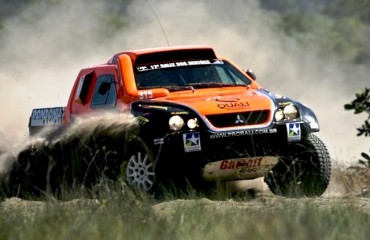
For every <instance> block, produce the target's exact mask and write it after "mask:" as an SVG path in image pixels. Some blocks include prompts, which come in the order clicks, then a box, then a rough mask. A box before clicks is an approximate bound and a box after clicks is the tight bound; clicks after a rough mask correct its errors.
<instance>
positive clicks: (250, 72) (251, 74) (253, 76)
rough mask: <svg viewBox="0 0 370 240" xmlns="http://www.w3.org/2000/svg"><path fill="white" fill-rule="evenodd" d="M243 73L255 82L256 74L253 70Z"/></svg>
mask: <svg viewBox="0 0 370 240" xmlns="http://www.w3.org/2000/svg"><path fill="white" fill-rule="evenodd" d="M245 73H246V74H247V75H248V76H249V77H251V78H252V79H253V80H256V79H257V77H256V74H255V73H254V72H253V70H252V69H247V71H245Z"/></svg>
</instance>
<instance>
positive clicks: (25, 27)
mask: <svg viewBox="0 0 370 240" xmlns="http://www.w3.org/2000/svg"><path fill="white" fill-rule="evenodd" d="M52 2H53V3H50V2H49V3H43V2H36V3H34V4H32V5H30V6H29V7H28V8H25V9H23V10H22V11H21V12H20V13H19V14H17V15H14V16H13V17H11V18H9V19H7V20H6V21H5V22H4V26H6V27H5V29H4V30H2V31H1V32H0V34H2V35H1V37H0V43H1V48H0V83H1V85H2V87H1V90H0V102H1V103H2V104H0V112H1V115H2V120H1V123H0V132H1V134H0V140H1V141H2V143H3V144H6V145H7V148H8V149H9V148H12V147H14V146H15V145H18V144H20V143H21V142H23V141H25V139H27V135H28V130H27V123H28V118H29V115H30V114H31V110H32V109H33V108H36V107H48V106H53V107H55V106H64V105H65V104H66V102H67V100H68V96H69V91H70V89H71V87H72V84H73V82H74V80H75V77H76V75H77V73H78V71H79V69H81V68H83V67H86V66H89V65H94V64H99V63H104V62H106V61H107V60H108V59H109V58H110V57H111V56H112V55H113V54H114V53H116V52H119V51H123V50H127V49H136V48H146V47H162V46H166V45H167V42H166V37H167V39H168V41H169V44H170V45H172V46H176V45H187V44H206V45H211V46H213V47H214V48H215V50H216V52H217V53H218V54H219V55H223V56H227V57H229V58H230V59H232V60H233V61H234V62H236V63H237V64H238V65H240V66H241V67H243V68H252V69H254V71H255V72H256V73H257V78H258V79H257V80H258V82H259V83H260V84H261V85H262V86H264V87H266V88H267V89H269V90H271V91H272V92H275V93H279V94H283V95H287V96H290V97H292V98H295V99H297V100H300V101H302V102H303V103H305V104H307V105H309V106H310V107H312V108H313V109H314V111H315V112H316V113H317V115H318V118H319V121H320V123H321V132H320V133H319V136H320V137H321V138H322V140H323V141H324V142H325V143H326V145H327V146H328V148H329V151H330V153H331V155H332V158H333V159H335V160H336V161H338V162H344V163H349V162H357V158H358V156H359V154H360V152H361V151H367V149H368V148H369V146H368V141H366V139H363V138H362V139H361V138H358V137H356V130H355V128H356V127H358V126H359V125H360V124H361V123H362V122H363V120H364V119H362V118H361V116H354V115H353V114H352V113H350V112H346V111H344V109H343V105H344V104H345V103H347V102H349V101H351V100H352V99H353V98H354V93H355V92H356V91H358V90H359V89H361V88H363V87H365V86H366V84H368V77H367V76H369V71H370V70H369V68H368V66H361V65H343V64H341V63H340V61H337V60H336V59H322V58H320V57H319V56H318V53H317V52H315V51H316V50H315V49H303V48H302V47H301V46H300V45H299V43H297V42H295V41H294V40H292V39H290V38H288V37H287V36H285V35H284V34H283V33H281V32H278V31H277V30H276V29H277V28H276V24H277V22H278V20H279V17H280V16H279V15H278V14H277V13H276V12H273V11H267V10H263V9H262V8H261V7H260V6H259V2H258V1H257V0H249V1H242V0H236V1H221V0H212V1H211V0H206V1H195V0H190V1H180V0H175V1H173V0H151V1H150V3H151V5H152V6H153V8H154V9H155V13H156V15H157V16H158V18H159V20H160V23H159V22H158V21H157V19H156V18H155V15H154V14H153V12H152V9H151V8H150V6H149V1H147V0H135V1H104V2H103V1H98V0H89V1H82V0H76V1H72V0H61V1H52ZM115 9H120V10H121V11H119V12H117V11H116V14H119V17H121V19H122V22H121V24H122V26H123V27H121V28H117V30H115V29H114V28H113V27H112V29H108V30H107V29H106V27H107V24H106V23H107V21H108V20H109V19H110V18H109V16H110V15H109V14H110V13H111V12H112V11H114V10H115ZM107 19H108V20H107ZM160 24H161V25H162V27H163V29H164V31H165V34H166V37H165V36H164V35H163V32H162V30H161V25H160ZM108 26H110V25H108Z"/></svg>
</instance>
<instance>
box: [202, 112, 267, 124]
mask: <svg viewBox="0 0 370 240" xmlns="http://www.w3.org/2000/svg"><path fill="white" fill-rule="evenodd" d="M268 116H269V111H268V110H261V111H253V112H242V113H228V114H216V115H207V116H206V117H207V119H208V121H209V122H210V123H211V124H212V125H213V126H215V127H217V128H225V127H235V126H247V125H257V124H262V123H265V122H266V121H267V120H268Z"/></svg>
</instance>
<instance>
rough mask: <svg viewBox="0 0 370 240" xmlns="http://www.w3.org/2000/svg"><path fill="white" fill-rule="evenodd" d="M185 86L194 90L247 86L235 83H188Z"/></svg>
mask: <svg viewBox="0 0 370 240" xmlns="http://www.w3.org/2000/svg"><path fill="white" fill-rule="evenodd" d="M187 86H192V87H194V88H208V87H235V86H247V85H245V84H236V83H219V82H208V83H206V82H201V83H190V84H188V85H187Z"/></svg>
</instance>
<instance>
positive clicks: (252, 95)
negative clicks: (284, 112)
mask: <svg viewBox="0 0 370 240" xmlns="http://www.w3.org/2000/svg"><path fill="white" fill-rule="evenodd" d="M162 100H165V101H170V102H176V103H178V104H181V105H187V106H189V107H191V108H193V109H195V110H196V111H198V112H199V113H201V114H202V115H213V114H222V113H236V112H247V111H259V110H269V109H271V108H272V107H273V105H274V103H273V101H272V100H271V98H270V97H269V96H268V95H267V94H265V93H262V92H260V91H258V90H256V89H249V88H237V89H234V88H232V89H225V88H222V89H221V90H219V91H212V92H210V91H209V90H208V91H204V90H196V91H193V92H191V93H186V94H184V93H171V94H170V95H169V96H167V97H166V98H164V99H162Z"/></svg>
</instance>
